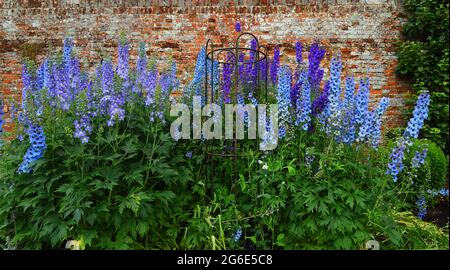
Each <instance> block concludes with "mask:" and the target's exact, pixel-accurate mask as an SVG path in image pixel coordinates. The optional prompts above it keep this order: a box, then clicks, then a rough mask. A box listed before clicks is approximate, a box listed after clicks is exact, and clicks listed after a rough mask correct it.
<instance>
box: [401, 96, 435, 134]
mask: <svg viewBox="0 0 450 270" xmlns="http://www.w3.org/2000/svg"><path fill="white" fill-rule="evenodd" d="M429 104H430V94H429V93H422V94H420V96H419V98H418V99H417V102H416V106H415V107H414V111H413V117H412V118H411V119H410V120H409V122H408V126H407V128H406V130H405V133H404V136H405V137H408V138H416V139H417V137H418V136H419V131H420V129H421V128H422V127H423V124H424V121H425V120H426V119H427V118H428V105H429Z"/></svg>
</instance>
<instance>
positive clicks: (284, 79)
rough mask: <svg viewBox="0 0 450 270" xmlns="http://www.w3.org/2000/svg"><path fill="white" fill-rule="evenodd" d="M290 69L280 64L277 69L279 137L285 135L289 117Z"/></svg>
mask: <svg viewBox="0 0 450 270" xmlns="http://www.w3.org/2000/svg"><path fill="white" fill-rule="evenodd" d="M291 77H292V74H291V70H290V69H289V67H288V66H282V67H281V68H280V69H279V71H278V86H277V103H278V110H279V117H280V120H279V121H280V122H279V137H280V139H283V138H284V137H285V136H286V131H287V125H288V123H289V122H290V119H289V106H290V90H291Z"/></svg>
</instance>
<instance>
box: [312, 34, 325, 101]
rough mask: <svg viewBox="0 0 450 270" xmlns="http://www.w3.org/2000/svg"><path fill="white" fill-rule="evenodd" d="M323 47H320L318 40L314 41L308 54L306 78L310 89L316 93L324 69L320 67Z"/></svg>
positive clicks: (323, 52)
mask: <svg viewBox="0 0 450 270" xmlns="http://www.w3.org/2000/svg"><path fill="white" fill-rule="evenodd" d="M325 52H326V51H325V49H324V48H322V47H320V45H319V43H318V42H314V43H313V44H312V45H311V47H310V49H309V55H308V62H309V69H308V71H309V72H308V78H309V84H310V86H311V90H312V91H313V93H315V94H316V93H317V92H318V90H319V86H320V82H321V81H322V78H323V74H324V71H323V69H321V68H320V62H321V61H322V60H323V58H324V57H325Z"/></svg>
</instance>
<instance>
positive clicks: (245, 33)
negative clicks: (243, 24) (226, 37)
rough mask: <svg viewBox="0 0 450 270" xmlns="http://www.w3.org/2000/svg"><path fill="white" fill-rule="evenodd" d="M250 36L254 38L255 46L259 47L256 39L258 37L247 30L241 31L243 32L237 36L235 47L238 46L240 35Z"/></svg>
mask: <svg viewBox="0 0 450 270" xmlns="http://www.w3.org/2000/svg"><path fill="white" fill-rule="evenodd" d="M247 35H248V36H252V37H253V38H254V39H255V40H256V48H258V47H259V41H258V38H257V37H256V36H255V35H253V34H252V33H249V32H243V33H241V34H240V35H239V36H238V37H237V39H236V47H238V46H239V39H240V38H241V37H242V36H247Z"/></svg>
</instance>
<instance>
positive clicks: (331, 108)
mask: <svg viewBox="0 0 450 270" xmlns="http://www.w3.org/2000/svg"><path fill="white" fill-rule="evenodd" d="M341 71H342V63H341V58H340V56H337V57H334V58H333V59H332V60H331V67H330V94H329V95H328V106H327V107H326V110H328V113H329V117H328V121H327V123H326V131H327V133H328V134H332V135H333V136H334V137H339V136H340V130H341V127H340V123H341V117H342V111H341V108H340V107H341V100H340V96H341V92H342V91H341Z"/></svg>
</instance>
